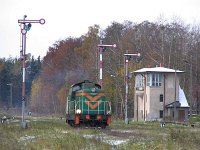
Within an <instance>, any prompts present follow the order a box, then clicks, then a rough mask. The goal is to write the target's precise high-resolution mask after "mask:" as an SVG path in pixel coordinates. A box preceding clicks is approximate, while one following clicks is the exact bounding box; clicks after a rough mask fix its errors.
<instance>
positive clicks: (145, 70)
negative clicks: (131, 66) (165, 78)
mask: <svg viewBox="0 0 200 150" xmlns="http://www.w3.org/2000/svg"><path fill="white" fill-rule="evenodd" d="M175 71H176V72H177V73H183V72H184V71H180V70H174V69H169V68H165V67H154V68H142V69H139V70H136V71H134V73H145V72H163V73H175Z"/></svg>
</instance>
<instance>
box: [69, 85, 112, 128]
mask: <svg viewBox="0 0 200 150" xmlns="http://www.w3.org/2000/svg"><path fill="white" fill-rule="evenodd" d="M66 122H67V123H68V124H70V125H71V126H74V125H78V126H79V125H83V126H92V127H97V126H98V127H99V126H100V127H103V128H104V127H106V126H108V125H110V123H111V104H110V102H109V101H106V98H105V92H104V91H103V89H101V86H100V85H99V84H94V83H92V82H89V81H84V82H81V83H78V84H75V85H72V86H71V88H70V90H69V95H68V98H67V105H66Z"/></svg>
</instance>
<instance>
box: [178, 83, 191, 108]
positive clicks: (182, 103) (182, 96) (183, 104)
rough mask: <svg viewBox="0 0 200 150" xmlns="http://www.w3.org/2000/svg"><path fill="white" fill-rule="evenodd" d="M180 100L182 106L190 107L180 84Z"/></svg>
mask: <svg viewBox="0 0 200 150" xmlns="http://www.w3.org/2000/svg"><path fill="white" fill-rule="evenodd" d="M179 102H180V103H181V107H190V106H189V105H188V102H187V99H186V97H185V93H184V91H183V89H181V87H180V86H179Z"/></svg>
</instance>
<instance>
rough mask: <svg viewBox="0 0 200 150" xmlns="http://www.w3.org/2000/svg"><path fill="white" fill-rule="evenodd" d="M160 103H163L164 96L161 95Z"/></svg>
mask: <svg viewBox="0 0 200 150" xmlns="http://www.w3.org/2000/svg"><path fill="white" fill-rule="evenodd" d="M160 102H163V94H160Z"/></svg>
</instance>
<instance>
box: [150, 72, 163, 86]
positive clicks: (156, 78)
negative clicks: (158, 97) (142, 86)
mask: <svg viewBox="0 0 200 150" xmlns="http://www.w3.org/2000/svg"><path fill="white" fill-rule="evenodd" d="M161 77H162V76H161V74H160V73H151V74H148V75H147V86H161Z"/></svg>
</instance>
